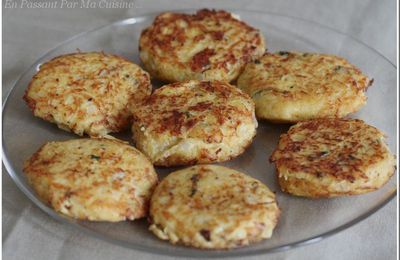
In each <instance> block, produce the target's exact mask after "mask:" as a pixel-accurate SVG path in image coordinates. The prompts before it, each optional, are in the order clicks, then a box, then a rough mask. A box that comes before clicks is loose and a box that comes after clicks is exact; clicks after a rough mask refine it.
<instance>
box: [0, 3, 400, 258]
mask: <svg viewBox="0 0 400 260" xmlns="http://www.w3.org/2000/svg"><path fill="white" fill-rule="evenodd" d="M14 1H15V2H17V3H18V4H20V2H21V0H14ZM58 1H60V2H61V0H58ZM69 1H72V0H69ZM114 1H115V0H114ZM4 5H5V1H3V7H4ZM202 7H208V8H221V9H222V8H233V9H244V10H258V11H262V10H264V11H268V12H274V13H280V14H285V15H289V16H294V17H300V18H303V19H307V20H312V21H315V22H318V23H320V24H325V25H328V26H330V27H333V28H336V29H337V30H339V31H342V32H345V33H347V34H350V35H352V36H354V37H355V38H357V39H359V40H361V41H363V42H365V43H366V44H368V45H369V46H371V47H373V48H374V49H376V50H377V51H378V52H380V53H381V54H383V55H384V56H385V57H386V58H388V59H389V60H390V61H391V62H392V63H394V64H396V62H397V60H396V56H397V52H396V8H397V7H396V1H395V0H384V1H373V0H369V1H368V0H354V1H332V0H326V1H318V0H311V1H310V0H308V1H307V0H304V1H300V0H296V1H274V0H271V1H262V0H245V1H239V0H236V1H235V0H233V1H227V0H223V1H210V0H206V1H187V0H186V1H185V0H171V1H169V0H168V1H167V0H165V1H146V0H137V1H135V2H134V8H132V9H66V8H63V9H60V8H58V9H22V8H13V9H4V8H3V100H4V97H5V96H6V94H7V93H8V91H9V90H10V88H11V87H12V85H13V83H14V82H15V81H16V79H17V78H18V76H19V75H20V73H22V72H23V71H24V70H25V69H27V68H28V67H29V65H30V64H32V63H33V62H34V61H35V60H36V59H37V58H39V57H40V56H41V55H42V54H43V53H45V52H46V51H47V50H49V49H51V48H53V47H54V46H55V45H57V44H58V43H60V42H63V41H64V40H66V39H68V38H69V37H71V36H73V35H75V34H77V33H80V32H83V31H86V30H90V29H93V28H96V27H99V26H101V25H106V24H108V23H110V22H113V21H117V20H121V19H124V18H129V17H132V16H134V15H138V14H146V13H151V12H158V11H161V10H171V9H183V8H202ZM2 176H3V182H2V189H3V191H2V194H3V218H2V224H3V236H2V237H3V257H4V259H98V260H100V259H160V258H162V256H159V255H154V254H149V253H144V252H140V251H135V250H131V249H126V248H122V247H119V246H116V245H112V244H109V243H107V242H104V241H101V240H98V239H95V238H93V237H90V236H87V235H86V234H83V233H80V232H78V231H76V230H74V229H71V227H69V226H68V225H64V224H61V223H58V222H56V221H54V220H53V219H51V218H50V217H49V216H47V215H46V214H45V213H44V212H42V211H41V210H40V209H39V208H37V207H36V206H35V205H34V204H33V203H32V202H30V201H29V200H28V199H27V197H26V196H25V195H24V194H22V192H21V191H20V190H19V189H18V188H17V187H16V185H15V184H14V183H13V181H12V180H11V179H10V177H9V176H8V174H7V173H6V171H5V170H4V168H3V175H2ZM396 229H397V225H396V200H392V201H391V202H390V203H389V204H388V205H386V206H385V207H384V208H382V209H381V210H380V211H378V212H377V213H375V214H374V215H372V216H370V217H369V218H367V219H366V220H364V221H363V222H361V223H359V224H357V225H355V226H353V227H351V228H349V229H347V230H345V231H343V232H340V233H339V234H336V235H334V236H332V237H330V238H327V239H325V240H323V241H321V242H319V243H316V244H312V245H309V246H305V247H301V248H297V249H293V250H289V251H286V252H281V253H274V254H269V255H260V256H253V257H248V259H395V258H396ZM165 258H167V257H165ZM168 259H172V258H170V257H168ZM177 259H183V258H177Z"/></svg>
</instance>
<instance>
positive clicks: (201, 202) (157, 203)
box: [149, 165, 280, 249]
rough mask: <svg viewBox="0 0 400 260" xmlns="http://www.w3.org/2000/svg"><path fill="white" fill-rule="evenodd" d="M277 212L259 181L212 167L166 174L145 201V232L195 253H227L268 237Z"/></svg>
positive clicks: (274, 204)
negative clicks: (203, 250)
mask: <svg viewBox="0 0 400 260" xmlns="http://www.w3.org/2000/svg"><path fill="white" fill-rule="evenodd" d="M279 214H280V210H279V208H278V205H277V203H276V201H275V195H274V193H272V192H271V191H270V190H269V189H268V188H267V187H266V186H265V185H264V184H262V183H261V182H260V181H258V180H256V179H253V178H251V177H250V176H247V175H245V174H243V173H240V172H238V171H235V170H232V169H229V168H226V167H222V166H214V165H202V166H193V167H190V168H186V169H183V170H180V171H176V172H173V173H171V174H170V175H168V176H167V177H166V178H165V179H163V180H162V181H161V183H160V184H159V185H158V186H157V188H156V190H155V191H154V194H153V196H152V198H151V202H150V218H149V219H150V221H151V226H150V230H151V231H152V232H153V233H154V234H155V235H156V236H157V237H159V238H161V239H166V240H169V241H170V242H171V243H174V244H175V243H180V244H184V245H187V246H193V247H198V248H210V249H212V248H214V249H222V248H233V247H239V246H243V245H248V244H249V243H251V242H256V241H259V240H262V239H266V238H270V237H271V236H272V231H273V229H274V227H275V225H276V224H277V221H278V217H279Z"/></svg>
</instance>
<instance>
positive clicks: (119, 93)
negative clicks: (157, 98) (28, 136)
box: [24, 52, 151, 136]
mask: <svg viewBox="0 0 400 260" xmlns="http://www.w3.org/2000/svg"><path fill="white" fill-rule="evenodd" d="M150 93H151V84H150V77H149V75H148V73H147V72H145V71H144V70H142V69H141V68H140V67H139V66H137V65H136V64H133V63H132V62H130V61H127V60H125V59H123V58H121V57H118V56H115V55H110V54H105V53H102V52H88V53H73V54H67V55H62V56H59V57H56V58H54V59H52V60H50V61H48V62H46V63H44V64H42V65H41V66H40V70H39V71H38V73H37V74H36V75H35V76H34V77H33V79H32V81H31V83H30V85H29V87H28V89H27V90H26V93H25V96H24V99H25V101H26V103H27V104H28V106H29V107H30V109H31V110H32V111H33V113H34V115H35V116H38V117H40V118H43V119H45V120H47V121H50V122H52V123H56V124H57V125H58V127H60V128H62V129H64V130H67V131H72V132H74V133H76V134H78V135H83V134H84V133H86V134H88V135H90V136H105V135H107V134H108V133H110V132H118V131H121V130H123V129H124V128H126V127H129V125H130V121H131V107H132V106H137V105H139V104H140V103H141V102H142V101H143V99H145V98H146V97H147V96H149V95H150Z"/></svg>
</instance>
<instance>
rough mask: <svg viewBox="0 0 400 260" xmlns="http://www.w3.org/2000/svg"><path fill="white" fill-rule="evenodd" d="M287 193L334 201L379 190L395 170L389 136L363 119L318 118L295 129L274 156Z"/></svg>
mask: <svg viewBox="0 0 400 260" xmlns="http://www.w3.org/2000/svg"><path fill="white" fill-rule="evenodd" d="M270 160H271V162H274V163H275V166H276V168H277V171H278V180H279V184H280V186H281V188H282V190H283V191H285V192H288V193H290V194H293V195H297V196H305V197H335V196H340V195H354V194H361V193H366V192H370V191H374V190H376V189H378V188H380V187H381V186H383V185H384V184H385V183H386V182H387V181H388V180H389V178H390V177H391V176H392V175H393V173H394V171H395V164H396V162H395V158H394V156H393V155H392V154H391V153H390V151H389V148H388V147H387V145H386V144H385V136H384V134H383V133H382V132H381V131H379V130H378V129H376V128H375V127H372V126H369V125H367V124H365V123H364V122H363V121H362V120H357V119H352V120H344V119H319V120H311V121H305V122H302V123H298V124H296V125H295V126H292V127H291V128H290V130H289V132H288V133H287V134H283V135H282V136H281V138H280V140H279V145H278V148H277V149H276V150H275V151H274V153H273V154H272V156H271V159H270Z"/></svg>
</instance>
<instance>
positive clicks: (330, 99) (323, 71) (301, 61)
mask: <svg viewBox="0 0 400 260" xmlns="http://www.w3.org/2000/svg"><path fill="white" fill-rule="evenodd" d="M371 83H372V81H371V80H369V79H368V78H367V77H366V76H365V75H363V74H362V73H361V71H360V70H359V69H357V68H356V67H355V66H353V65H352V64H350V63H349V62H347V61H346V60H345V59H343V58H340V57H337V56H333V55H326V54H315V53H300V52H278V53H274V54H272V53H266V54H265V55H264V56H263V57H262V58H260V59H259V60H256V61H255V62H253V63H249V64H248V65H247V66H246V68H245V70H244V72H243V73H242V74H241V75H240V77H239V79H238V87H239V88H240V89H242V90H243V91H245V92H246V93H247V94H249V95H250V96H251V97H252V98H253V99H254V102H255V103H256V115H257V118H261V119H267V120H270V121H274V122H297V121H302V120H308V119H315V118H341V117H344V116H346V115H348V114H350V113H353V112H356V111H358V110H359V109H360V108H361V107H362V106H363V105H364V104H365V103H366V100H367V97H366V96H365V93H364V92H365V91H366V89H367V87H368V86H369V85H370V84H371Z"/></svg>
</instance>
